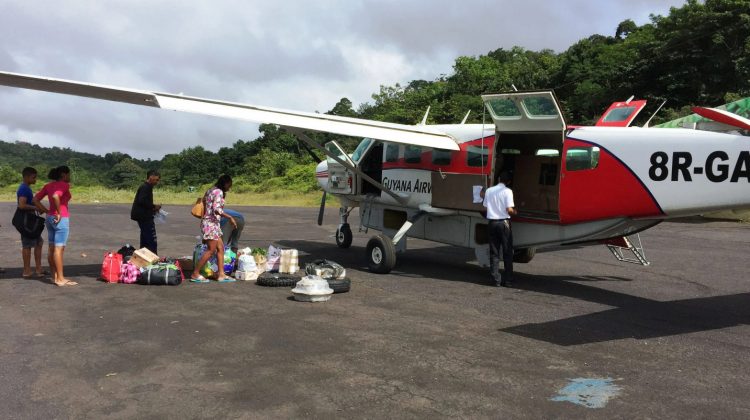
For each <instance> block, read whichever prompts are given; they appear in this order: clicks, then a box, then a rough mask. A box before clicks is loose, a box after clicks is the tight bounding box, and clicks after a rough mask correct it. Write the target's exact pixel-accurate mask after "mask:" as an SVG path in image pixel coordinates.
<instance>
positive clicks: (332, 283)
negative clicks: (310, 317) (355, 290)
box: [328, 277, 352, 293]
mask: <svg viewBox="0 0 750 420" xmlns="http://www.w3.org/2000/svg"><path fill="white" fill-rule="evenodd" d="M328 287H330V288H331V289H333V293H346V292H348V291H349V289H351V287H352V281H351V280H349V279H348V278H346V277H344V278H343V279H328Z"/></svg>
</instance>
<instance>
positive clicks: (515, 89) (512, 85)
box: [510, 83, 518, 92]
mask: <svg viewBox="0 0 750 420" xmlns="http://www.w3.org/2000/svg"><path fill="white" fill-rule="evenodd" d="M510 87H512V88H513V90H514V91H515V92H518V88H517V87H516V85H514V84H513V83H511V84H510Z"/></svg>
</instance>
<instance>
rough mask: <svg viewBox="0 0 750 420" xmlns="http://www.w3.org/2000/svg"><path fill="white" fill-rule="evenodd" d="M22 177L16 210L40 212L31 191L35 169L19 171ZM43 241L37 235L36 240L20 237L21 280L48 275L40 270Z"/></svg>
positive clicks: (17, 194)
mask: <svg viewBox="0 0 750 420" xmlns="http://www.w3.org/2000/svg"><path fill="white" fill-rule="evenodd" d="M21 175H22V176H23V182H21V185H19V186H18V190H17V191H16V199H17V201H18V208H19V209H20V210H21V211H41V209H39V208H37V207H36V206H35V205H34V193H33V192H32V191H31V185H34V184H36V175H37V173H36V169H34V168H31V167H28V166H27V167H25V168H23V171H21ZM43 245H44V240H43V239H42V236H41V235H39V237H38V238H27V237H25V236H23V235H21V257H22V258H23V274H22V275H23V278H25V279H28V278H31V277H34V276H37V277H40V276H43V275H45V274H49V272H48V271H45V270H43V269H42V246H43ZM32 248H34V262H35V264H36V271H35V272H32V271H31V249H32Z"/></svg>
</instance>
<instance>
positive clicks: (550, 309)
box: [0, 196, 750, 419]
mask: <svg viewBox="0 0 750 420" xmlns="http://www.w3.org/2000/svg"><path fill="white" fill-rule="evenodd" d="M230 201H231V196H230ZM165 209H166V210H167V211H169V212H170V215H169V220H168V223H167V224H166V225H158V226H157V230H158V234H159V250H160V251H159V253H160V255H170V256H182V255H190V254H191V253H192V248H193V245H194V244H195V242H196V239H195V236H196V235H197V227H196V226H197V224H196V219H193V218H192V217H191V216H190V215H189V209H188V207H186V206H185V207H179V206H167V207H165ZM236 209H237V210H239V211H241V212H243V213H244V214H245V217H246V220H247V227H246V229H245V234H244V237H243V245H248V246H253V247H255V246H267V245H268V244H269V243H271V242H276V243H279V244H282V245H284V246H289V247H295V248H297V249H298V250H299V251H300V259H301V263H302V264H304V262H309V261H311V260H313V259H317V258H328V259H331V260H334V261H337V262H339V263H341V264H342V265H344V266H345V267H346V268H347V273H348V276H349V277H350V278H351V280H352V289H351V292H349V293H346V294H337V295H334V296H333V298H332V300H331V301H329V302H326V303H301V302H296V301H293V300H291V299H290V296H291V295H290V292H289V289H285V288H267V287H261V286H258V285H256V284H254V283H252V282H237V283H234V284H218V283H210V284H183V285H181V286H177V287H168V286H161V287H160V286H139V285H124V284H105V283H103V282H100V281H98V280H96V277H97V276H98V273H99V270H100V265H101V260H102V256H103V254H104V252H105V251H106V250H108V249H117V248H119V247H120V246H121V245H123V244H124V243H126V242H130V243H135V244H137V241H138V230H137V226H136V224H135V223H134V222H131V221H130V220H129V217H128V216H129V205H106V206H104V205H102V206H99V205H88V206H83V205H76V206H72V208H71V212H72V218H71V238H70V243H69V246H68V247H67V249H66V259H65V261H66V264H67V265H66V276H68V277H70V278H72V279H73V280H76V281H78V282H79V283H80V285H79V286H77V287H66V288H58V287H55V286H53V285H51V284H50V283H49V282H48V281H45V280H26V279H22V278H21V262H20V255H19V254H20V240H19V238H18V237H17V234H16V232H15V230H14V229H13V228H12V227H11V226H10V219H11V215H12V211H13V205H11V204H9V203H3V204H0V223H2V225H3V227H2V228H0V243H1V244H2V247H1V248H0V267H4V268H5V269H6V272H5V274H2V275H0V320H1V322H0V395H1V397H0V399H1V401H2V403H0V418H3V419H16V418H19V419H24V418H45V419H51V418H76V419H79V418H95V419H106V418H154V419H165V418H180V419H184V418H290V417H291V418H299V417H307V418H399V419H400V418H431V419H435V418H445V417H463V418H588V417H597V418H602V417H603V418H698V417H701V418H749V417H750V381H749V380H748V379H750V363H748V356H749V355H750V327H749V326H748V324H749V323H750V279H748V275H747V255H748V250H750V226H749V225H746V224H739V223H736V222H717V221H712V222H704V221H701V220H697V219H695V220H683V221H679V222H666V223H662V224H661V225H658V226H656V227H655V228H653V229H651V230H649V231H647V232H645V233H643V234H642V235H641V237H642V239H643V241H644V244H645V246H646V255H647V257H648V258H649V259H650V260H651V262H652V264H651V266H648V267H643V266H638V265H633V264H625V263H620V262H617V261H616V260H615V259H614V258H613V257H612V255H611V254H610V253H609V251H608V250H607V249H606V248H605V247H604V246H595V247H585V248H576V249H566V250H554V251H548V252H540V253H538V254H537V255H536V257H535V258H534V260H533V261H532V262H531V263H530V264H518V265H516V271H517V282H516V287H515V288H512V289H507V288H502V289H498V288H494V287H490V286H488V285H486V280H487V279H488V278H489V276H488V273H487V271H486V270H485V269H482V268H479V267H478V266H476V264H475V263H472V260H473V252H472V251H471V250H464V249H460V248H455V247H450V246H443V245H440V244H434V243H429V242H424V241H416V240H410V242H409V248H410V250H409V251H407V252H406V253H405V254H401V255H399V259H398V263H397V266H396V269H395V270H394V271H393V272H392V273H390V274H388V275H375V274H371V273H369V272H368V271H367V269H366V267H365V264H366V260H365V257H364V247H365V244H366V242H367V239H368V237H369V234H365V233H358V232H357V222H356V218H352V220H351V221H352V222H353V223H352V227H353V230H354V232H355V233H354V237H355V238H354V243H353V246H352V247H351V248H350V249H347V250H341V249H338V248H337V247H336V245H335V243H334V239H333V232H334V231H335V229H336V224H337V222H338V217H337V209H336V208H329V209H328V212H327V214H326V218H325V222H324V225H323V226H320V227H319V226H317V225H316V224H315V219H316V216H317V209H298V208H269V207H245V208H240V207H237V208H236ZM372 233H373V232H370V234H372ZM45 235H46V233H45ZM45 256H46V251H45Z"/></svg>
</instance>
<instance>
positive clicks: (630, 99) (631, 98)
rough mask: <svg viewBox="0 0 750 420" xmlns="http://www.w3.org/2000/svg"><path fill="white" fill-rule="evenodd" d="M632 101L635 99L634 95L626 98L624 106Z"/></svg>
mask: <svg viewBox="0 0 750 420" xmlns="http://www.w3.org/2000/svg"><path fill="white" fill-rule="evenodd" d="M633 99H635V95H630V97H629V98H628V100H627V101H625V103H626V104H629V103H630V101H632V100H633Z"/></svg>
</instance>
